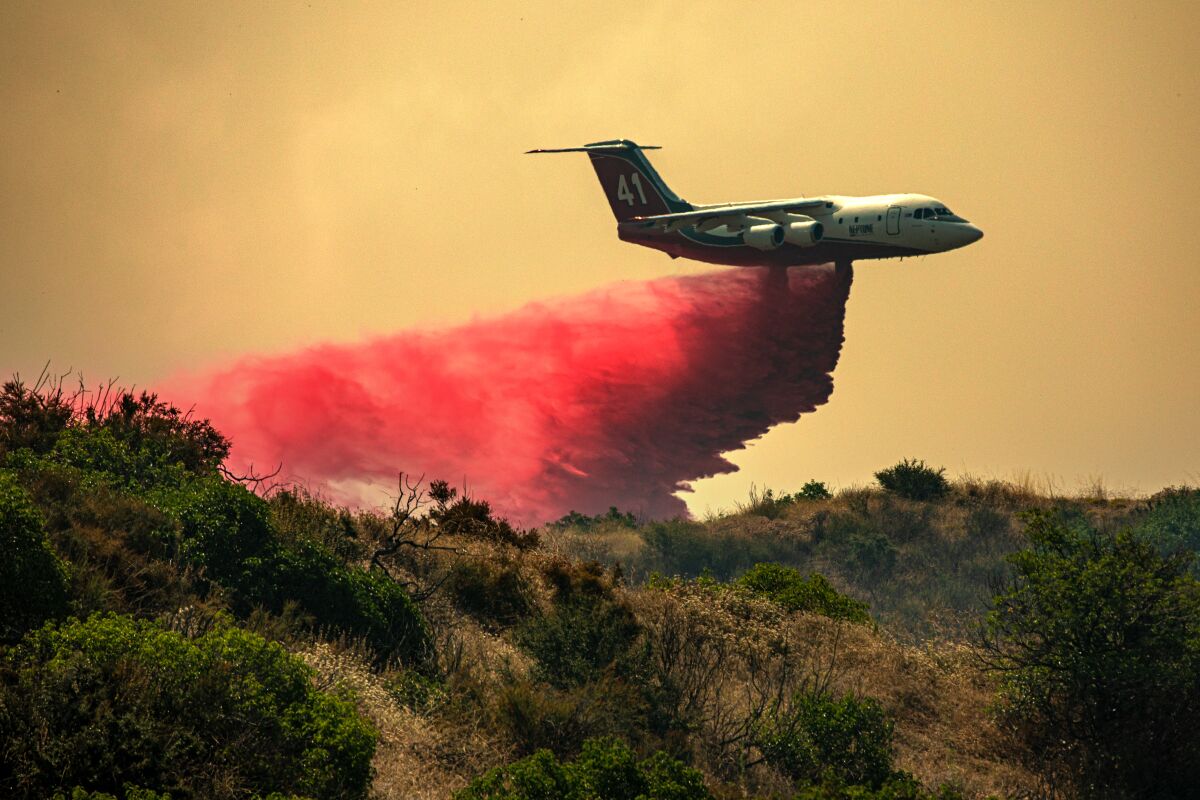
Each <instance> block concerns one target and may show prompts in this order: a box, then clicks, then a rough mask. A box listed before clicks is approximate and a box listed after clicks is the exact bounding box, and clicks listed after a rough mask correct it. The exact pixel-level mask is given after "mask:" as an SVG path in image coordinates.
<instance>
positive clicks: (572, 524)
mask: <svg viewBox="0 0 1200 800" xmlns="http://www.w3.org/2000/svg"><path fill="white" fill-rule="evenodd" d="M601 526H612V527H618V528H636V527H637V517H635V516H634V515H633V512H630V511H618V510H617V507H616V506H609V508H608V512H607V513H605V514H597V515H595V516H594V517H589V516H588V515H587V514H580V513H579V512H578V511H575V510H573V509H572V510H571V511H569V512H568V513H566V514H564V515H563V516H561V517H559V518H558V519H557V520H555V521H554V522H549V523H547V524H546V527H547V528H551V529H556V530H565V529H567V528H576V529H578V530H581V531H590V530H595V529H596V528H599V527H601Z"/></svg>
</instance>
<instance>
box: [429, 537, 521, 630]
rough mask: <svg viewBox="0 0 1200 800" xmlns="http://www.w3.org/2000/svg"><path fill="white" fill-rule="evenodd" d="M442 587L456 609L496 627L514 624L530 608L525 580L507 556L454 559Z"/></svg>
mask: <svg viewBox="0 0 1200 800" xmlns="http://www.w3.org/2000/svg"><path fill="white" fill-rule="evenodd" d="M445 588H446V591H448V592H449V594H450V596H451V597H453V598H454V602H455V604H456V605H457V606H458V607H459V608H461V609H462V610H463V611H466V612H467V613H468V614H471V615H472V616H474V617H476V618H477V619H480V620H482V621H483V622H485V623H490V624H491V625H493V626H496V627H501V628H503V627H508V626H511V625H515V624H517V623H518V622H520V621H521V620H522V619H524V618H525V617H527V616H529V615H530V613H531V612H532V611H533V600H532V592H531V590H530V587H529V586H528V582H527V581H526V580H525V578H524V577H523V576H522V575H521V570H520V565H519V564H518V563H517V562H516V561H514V560H512V559H510V558H508V557H507V555H501V556H500V557H499V558H498V559H487V560H485V559H473V560H470V561H459V562H456V563H455V564H454V566H453V567H451V569H450V575H449V577H448V578H447V579H446V584H445Z"/></svg>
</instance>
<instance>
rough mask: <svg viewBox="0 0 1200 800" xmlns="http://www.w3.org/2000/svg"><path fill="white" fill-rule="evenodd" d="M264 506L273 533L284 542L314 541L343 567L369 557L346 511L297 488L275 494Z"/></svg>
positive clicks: (350, 515) (353, 521)
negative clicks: (272, 527) (343, 564)
mask: <svg viewBox="0 0 1200 800" xmlns="http://www.w3.org/2000/svg"><path fill="white" fill-rule="evenodd" d="M267 505H268V506H269V507H270V510H271V521H272V523H273V525H274V528H275V531H276V532H277V534H278V536H279V538H281V539H283V540H284V541H295V540H297V539H306V540H309V541H315V542H317V543H318V544H320V545H322V546H323V547H324V548H325V549H327V550H328V551H329V552H331V553H333V554H334V555H335V556H337V557H338V559H339V560H340V561H342V562H343V563H345V564H355V563H359V562H360V561H362V560H363V559H364V558H365V557H366V556H367V555H368V553H367V547H366V544H365V543H364V542H363V541H362V539H361V538H360V536H359V530H358V527H357V526H356V524H355V518H354V515H353V514H351V513H350V511H348V510H347V509H345V508H338V507H336V506H333V505H331V504H330V503H327V502H325V501H324V500H322V499H321V498H320V497H318V496H317V495H315V494H313V493H312V492H310V491H308V490H306V489H300V488H290V489H285V490H283V491H279V492H275V493H274V494H272V495H271V496H270V497H269V498H268V500H267Z"/></svg>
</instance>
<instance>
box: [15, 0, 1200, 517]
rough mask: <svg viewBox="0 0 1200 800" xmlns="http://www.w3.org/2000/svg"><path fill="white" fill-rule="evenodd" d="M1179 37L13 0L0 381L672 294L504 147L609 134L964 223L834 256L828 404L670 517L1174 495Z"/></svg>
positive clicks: (657, 15)
mask: <svg viewBox="0 0 1200 800" xmlns="http://www.w3.org/2000/svg"><path fill="white" fill-rule="evenodd" d="M1198 19H1200V11H1198V7H1197V6H1196V5H1195V4H1191V3H1173V2H1169V3H1160V2H1139V3H1115V2H1053V3H1032V2H1011V3H958V2H941V3H938V2H920V3H918V2H913V3H902V2H858V3H844V4H842V3H804V2H795V1H794V0H793V1H792V2H759V3H753V4H750V3H708V2H697V1H696V0H690V1H689V2H664V3H637V4H627V3H619V2H605V3H568V2H524V3H499V2H498V3H478V2H476V3H454V2H437V3H417V2H408V3H383V4H378V5H372V4H343V3H321V2H311V3H304V2H300V3H275V2H259V3H241V2H238V3H164V2H138V3H85V2H69V3H55V2H36V3H26V2H8V3H5V4H3V6H0V145H2V146H0V186H2V187H3V194H2V196H0V197H2V201H0V202H2V205H0V367H2V368H3V369H4V370H5V371H7V372H11V371H13V370H19V371H20V372H21V373H23V374H24V375H26V376H29V375H33V374H36V373H37V372H38V371H39V370H40V368H41V366H42V364H43V363H45V362H46V361H47V360H50V361H51V366H52V367H53V368H54V369H56V370H58V371H64V370H66V369H69V368H73V369H76V370H80V369H82V370H84V373H85V378H87V379H89V381H93V382H96V381H99V380H101V379H106V378H110V377H120V379H121V380H122V381H123V382H124V383H126V384H138V385H149V384H153V383H154V382H155V381H156V380H159V379H161V378H162V377H164V376H165V375H168V374H170V373H172V372H174V371H176V370H179V369H187V368H193V367H197V366H200V365H203V364H207V363H212V362H214V361H219V360H220V359H222V358H226V357H228V356H230V355H233V354H238V353H242V352H246V351H256V352H262V351H268V352H274V351H283V350H287V349H289V348H294V347H296V346H299V345H302V344H304V343H310V342H315V341H320V340H329V339H333V340H354V339H357V338H359V337H362V336H364V335H369V334H372V333H383V332H390V331H395V330H398V329H401V328H406V327H412V326H429V325H444V324H453V323H456V322H462V321H464V320H467V319H470V318H472V317H474V316H476V315H489V314H494V313H498V312H502V311H504V310H507V309H512V308H516V307H518V306H520V305H522V304H524V303H526V302H528V301H530V300H533V299H539V298H547V297H551V296H556V295H564V294H571V293H576V292H580V291H584V290H586V289H588V288H591V287H595V286H598V285H602V284H606V283H610V282H613V281H619V280H639V279H645V278H650V277H654V276H661V275H677V274H686V273H689V272H692V271H694V270H698V269H702V268H703V267H701V266H700V265H697V264H694V263H689V262H687V261H683V260H679V261H671V260H669V259H668V258H667V257H666V256H664V255H662V254H661V253H657V252H654V251H651V250H645V249H641V248H637V247H633V246H631V245H627V244H623V243H620V242H618V240H617V239H616V236H615V231H614V224H613V220H612V218H611V215H610V213H609V211H608V208H607V206H606V204H605V201H604V198H603V197H602V195H601V193H600V191H599V188H598V186H597V184H596V180H595V177H594V175H593V174H592V172H591V170H590V169H589V167H588V165H587V163H586V160H585V159H584V158H583V157H582V156H577V155H564V156H538V157H533V156H524V155H522V154H521V153H522V151H524V150H527V149H529V148H533V147H554V146H571V145H578V144H582V143H584V142H588V141H595V140H597V139H603V138H611V137H629V138H633V139H636V140H637V141H639V142H642V143H646V144H658V145H663V146H664V147H665V149H664V150H662V151H661V152H657V153H654V154H652V156H653V159H654V161H655V164H656V165H657V166H658V168H659V170H660V172H662V173H663V175H664V177H665V178H666V179H667V181H668V182H669V183H670V184H671V186H672V188H674V189H675V190H676V191H677V192H679V193H680V194H681V195H683V196H684V197H686V198H688V199H690V200H692V201H694V202H719V201H728V200H750V199H763V198H774V197H791V196H796V195H799V194H821V193H842V194H874V193H884V192H902V191H914V192H922V193H926V194H931V195H934V196H936V197H938V198H941V199H942V200H943V201H945V202H946V203H947V204H948V205H949V206H950V207H951V208H953V209H954V210H955V211H957V212H958V213H960V214H962V215H964V216H966V217H967V218H969V219H971V220H972V221H973V222H975V223H977V224H978V225H980V226H981V227H982V228H983V229H984V230H985V231H986V234H987V235H986V238H984V239H983V241H982V242H980V243H978V244H976V245H973V246H971V247H969V248H967V249H964V250H961V251H956V252H952V253H946V254H940V255H936V256H931V257H927V258H920V259H907V260H905V261H903V262H900V261H882V262H861V263H860V264H859V265H858V267H857V273H856V281H855V285H854V289H853V292H852V294H851V297H850V305H849V311H848V315H847V320H846V345H845V348H844V350H843V353H842V360H841V363H840V365H839V367H838V370H837V372H836V373H835V390H834V394H833V396H832V398H831V400H830V402H829V403H828V404H827V405H826V406H824V407H822V408H820V409H819V410H818V411H817V412H816V413H814V414H811V415H807V416H805V417H804V418H803V419H802V420H801V421H800V422H799V423H797V424H795V425H788V426H782V427H780V428H778V429H776V430H774V431H772V432H771V433H770V434H768V435H767V436H766V437H764V438H763V439H762V440H760V441H759V442H757V443H755V444H754V445H752V446H751V447H750V448H748V449H747V450H746V451H744V452H740V453H738V454H736V455H735V456H734V460H735V461H736V462H737V463H739V464H740V465H741V466H742V467H743V470H742V471H741V472H739V473H737V474H734V475H730V476H724V477H719V478H716V479H712V480H706V481H702V482H700V483H699V484H698V485H697V489H698V491H697V493H696V495H694V496H693V497H692V498H691V499H690V501H689V502H690V503H691V504H692V507H693V509H694V510H696V511H697V512H700V513H703V512H704V511H705V509H710V508H711V509H716V508H719V507H728V506H729V505H731V504H732V503H733V502H734V501H735V500H737V499H740V498H743V497H744V496H745V494H746V491H747V489H748V488H749V486H750V484H751V482H754V483H757V484H758V485H759V487H763V486H771V487H774V488H776V489H780V490H789V489H793V488H796V487H797V486H798V485H799V484H800V483H802V482H803V481H805V480H807V479H809V478H819V479H822V480H825V481H827V482H829V483H830V484H831V485H833V486H847V485H851V484H855V483H866V482H868V481H869V480H870V479H871V475H872V473H873V472H874V471H875V470H876V469H879V468H880V467H883V466H887V465H889V464H891V463H894V462H895V461H897V460H899V459H900V458H903V457H909V456H912V457H920V458H924V459H926V460H927V461H929V462H932V463H934V464H938V465H945V466H946V467H947V468H948V471H949V472H950V474H952V475H959V474H964V473H970V474H973V475H978V476H996V477H1013V476H1014V475H1032V476H1034V477H1035V478H1036V479H1038V480H1044V481H1046V482H1049V483H1053V484H1055V485H1056V487H1057V488H1058V489H1060V490H1065V491H1071V490H1074V489H1077V488H1079V487H1080V486H1081V485H1083V484H1086V483H1089V482H1091V481H1094V480H1097V479H1100V480H1104V481H1105V482H1106V483H1107V484H1108V485H1109V487H1110V488H1114V489H1118V490H1123V491H1133V492H1149V491H1154V490H1156V489H1157V488H1159V487H1161V486H1163V485H1166V484H1174V483H1180V482H1185V481H1190V482H1192V483H1196V482H1200V415H1198V414H1197V405H1198V401H1200V313H1198V311H1200V257H1198V256H1200V248H1198V246H1197V236H1198V233H1197V230H1198V227H1197V226H1198V221H1197V220H1198V217H1197V212H1198V209H1200V197H1198V196H1197V193H1198V189H1200V157H1198V156H1197V146H1198V143H1200V116H1198V113H1200V112H1198V109H1200V55H1198V52H1200V48H1198V47H1197V42H1200V24H1198ZM531 388H532V389H533V390H536V387H531ZM403 466H404V465H397V468H402V467H403ZM617 501H619V498H616V499H614V502H617Z"/></svg>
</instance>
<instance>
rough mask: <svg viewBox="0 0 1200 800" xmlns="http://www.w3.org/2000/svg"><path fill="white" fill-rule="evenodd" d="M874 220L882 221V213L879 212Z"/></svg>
mask: <svg viewBox="0 0 1200 800" xmlns="http://www.w3.org/2000/svg"><path fill="white" fill-rule="evenodd" d="M875 221H876V222H883V214H880V215H879V216H878V217H876V218H875Z"/></svg>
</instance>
